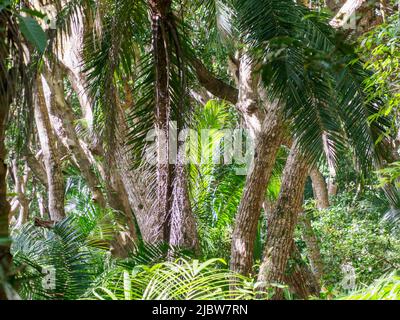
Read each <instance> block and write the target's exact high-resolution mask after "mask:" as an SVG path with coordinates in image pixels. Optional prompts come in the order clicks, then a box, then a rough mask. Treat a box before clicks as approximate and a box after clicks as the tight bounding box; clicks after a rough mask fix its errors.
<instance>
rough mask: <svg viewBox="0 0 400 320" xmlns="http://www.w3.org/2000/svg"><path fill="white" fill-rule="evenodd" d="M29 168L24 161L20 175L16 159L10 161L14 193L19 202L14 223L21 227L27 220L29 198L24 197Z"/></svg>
mask: <svg viewBox="0 0 400 320" xmlns="http://www.w3.org/2000/svg"><path fill="white" fill-rule="evenodd" d="M29 173H30V171H29V168H28V166H27V164H26V163H25V167H24V173H23V176H21V175H20V174H19V172H18V165H17V161H16V160H15V159H14V160H13V161H12V174H13V178H14V182H15V193H16V194H17V196H18V202H19V215H18V219H17V223H16V225H15V226H16V227H17V228H19V227H21V226H22V225H23V224H24V223H26V222H27V221H28V216H29V199H28V198H27V197H26V195H25V193H26V185H27V183H28V179H29Z"/></svg>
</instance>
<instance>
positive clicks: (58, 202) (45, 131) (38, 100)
mask: <svg viewBox="0 0 400 320" xmlns="http://www.w3.org/2000/svg"><path fill="white" fill-rule="evenodd" d="M36 84H37V92H36V97H35V103H34V104H35V112H34V113H35V121H36V127H37V131H38V136H39V141H40V145H41V148H42V150H43V159H44V164H45V168H46V175H47V184H48V202H49V206H48V207H49V213H50V218H51V220H53V221H60V220H62V219H63V218H64V217H65V211H64V177H63V173H62V170H61V161H60V158H59V155H58V152H57V149H56V137H55V134H54V132H53V129H52V127H51V123H50V118H49V115H48V113H47V108H46V102H45V97H44V94H43V86H42V79H41V78H40V77H39V78H38V79H37V81H36Z"/></svg>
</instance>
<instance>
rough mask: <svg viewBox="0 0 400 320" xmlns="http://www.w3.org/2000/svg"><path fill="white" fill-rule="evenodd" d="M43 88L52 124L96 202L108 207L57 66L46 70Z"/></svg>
mask: <svg viewBox="0 0 400 320" xmlns="http://www.w3.org/2000/svg"><path fill="white" fill-rule="evenodd" d="M45 79H46V80H45V81H43V88H44V92H45V97H46V105H47V110H48V113H49V115H50V119H51V124H52V126H53V128H54V131H55V132H56V134H57V136H58V137H59V139H60V141H61V142H62V143H63V145H64V146H65V148H66V149H67V150H68V151H69V152H70V154H71V156H72V158H73V159H74V162H75V163H76V164H77V166H78V168H79V170H80V171H81V173H82V176H83V177H84V179H85V181H86V183H87V185H88V187H89V188H90V190H91V192H92V194H93V200H94V202H96V203H98V204H99V205H100V207H102V208H105V207H106V201H105V199H104V196H103V194H102V192H101V190H100V181H99V179H98V178H97V176H96V174H95V172H94V171H93V167H92V166H91V163H90V161H89V159H88V158H87V157H86V154H85V152H84V151H83V149H82V146H81V145H80V142H79V138H78V136H77V134H76V132H75V126H74V115H73V113H72V109H71V106H69V105H67V102H66V101H65V99H64V94H65V92H64V86H63V77H62V74H61V69H60V68H59V66H58V65H57V64H54V65H53V66H52V72H50V70H48V69H46V72H45Z"/></svg>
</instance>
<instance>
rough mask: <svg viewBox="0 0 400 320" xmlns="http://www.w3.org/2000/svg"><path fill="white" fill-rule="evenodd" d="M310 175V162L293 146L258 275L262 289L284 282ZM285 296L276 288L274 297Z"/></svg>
mask: <svg viewBox="0 0 400 320" xmlns="http://www.w3.org/2000/svg"><path fill="white" fill-rule="evenodd" d="M307 176H308V167H307V163H306V161H305V159H304V157H303V155H302V154H301V152H300V151H299V149H298V146H297V144H296V143H294V144H293V146H292V149H291V152H290V154H289V157H288V159H287V162H286V166H285V170H284V173H283V178H282V185H281V191H280V194H279V198H278V200H277V203H276V206H275V209H274V212H273V213H272V215H271V217H270V219H269V222H268V233H267V239H266V243H265V248H264V255H263V261H262V263H261V266H260V271H259V275H258V281H260V282H261V283H263V285H262V286H261V288H267V287H269V286H270V284H271V283H284V281H285V270H286V265H287V262H288V259H289V256H290V251H291V248H292V241H293V235H294V229H295V227H296V223H297V215H298V212H300V209H301V205H302V201H303V194H304V185H305V181H306V178H307ZM282 294H283V291H282V290H281V289H278V288H277V289H275V294H274V297H273V298H274V299H282Z"/></svg>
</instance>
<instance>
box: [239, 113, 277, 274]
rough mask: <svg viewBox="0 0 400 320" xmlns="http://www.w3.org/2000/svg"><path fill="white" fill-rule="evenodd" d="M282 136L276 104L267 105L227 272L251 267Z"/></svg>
mask: <svg viewBox="0 0 400 320" xmlns="http://www.w3.org/2000/svg"><path fill="white" fill-rule="evenodd" d="M282 137H283V123H282V119H281V113H280V108H279V106H278V105H271V108H270V110H269V112H268V113H267V115H266V117H265V120H264V122H263V124H262V128H261V131H260V133H259V134H258V136H257V142H256V147H255V154H254V159H253V163H252V165H251V169H250V173H249V174H248V176H247V179H246V184H245V187H244V190H243V195H242V199H241V201H240V205H239V209H238V212H237V214H236V218H235V226H234V231H233V234H232V248H231V270H233V271H235V272H239V273H241V274H248V273H249V272H250V270H251V267H252V264H253V251H254V241H255V237H256V231H257V224H258V219H259V217H260V214H261V207H262V204H263V201H264V199H265V190H266V188H267V185H268V181H269V179H270V176H271V173H272V169H273V166H274V163H275V159H276V154H277V152H278V149H279V146H280V143H281V140H282Z"/></svg>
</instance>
